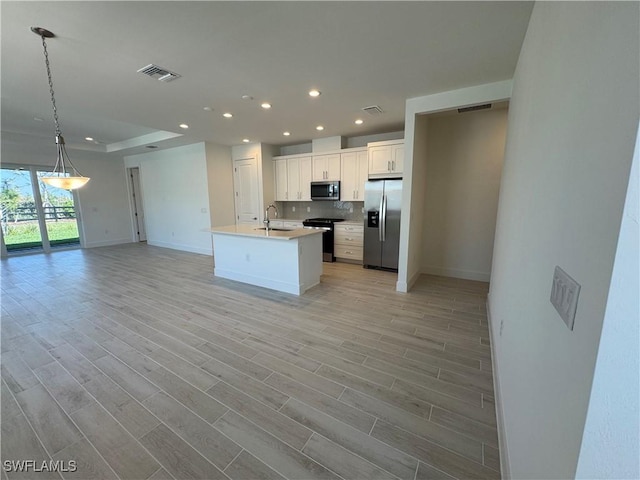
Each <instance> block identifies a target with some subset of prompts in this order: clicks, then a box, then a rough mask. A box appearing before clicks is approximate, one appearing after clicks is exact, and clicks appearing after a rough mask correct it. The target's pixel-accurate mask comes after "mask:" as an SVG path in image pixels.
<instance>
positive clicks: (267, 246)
mask: <svg viewBox="0 0 640 480" xmlns="http://www.w3.org/2000/svg"><path fill="white" fill-rule="evenodd" d="M211 235H212V236H213V257H214V269H213V274H214V275H215V276H216V277H221V278H228V279H230V280H236V281H238V282H244V283H249V284H251V285H257V286H260V287H265V288H271V289H273V290H279V291H281V292H287V293H293V294H294V295H301V294H303V293H304V292H305V291H307V290H308V289H310V288H311V287H313V286H314V285H317V284H318V283H320V275H322V231H321V230H311V229H302V228H297V229H293V230H270V231H268V232H267V231H265V230H259V229H257V228H256V227H254V226H252V225H230V226H227V227H216V228H212V229H211Z"/></svg>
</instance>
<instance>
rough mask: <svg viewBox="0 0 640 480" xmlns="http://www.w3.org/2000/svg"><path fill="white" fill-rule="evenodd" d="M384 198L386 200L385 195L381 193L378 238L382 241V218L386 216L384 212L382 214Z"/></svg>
mask: <svg viewBox="0 0 640 480" xmlns="http://www.w3.org/2000/svg"><path fill="white" fill-rule="evenodd" d="M383 200H384V195H380V210H379V212H378V216H379V218H378V240H379V241H381V242H382V241H383V240H382V225H384V221H383V220H382V219H383V218H384V217H383V214H382V207H383V206H384V204H383Z"/></svg>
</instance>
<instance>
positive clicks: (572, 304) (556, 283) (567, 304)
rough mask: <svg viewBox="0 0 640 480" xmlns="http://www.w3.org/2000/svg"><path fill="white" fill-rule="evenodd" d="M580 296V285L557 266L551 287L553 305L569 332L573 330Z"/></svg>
mask: <svg viewBox="0 0 640 480" xmlns="http://www.w3.org/2000/svg"><path fill="white" fill-rule="evenodd" d="M579 295H580V284H579V283H578V282H576V281H575V280H574V279H573V278H571V277H570V276H569V274H568V273H567V272H565V271H564V270H562V269H561V268H560V267H559V266H557V265H556V268H555V270H554V272H553V284H552V285H551V303H552V305H553V306H554V307H555V309H556V310H557V311H558V313H559V314H560V318H562V320H563V321H564V323H565V324H566V325H567V327H568V328H569V330H573V323H574V321H575V318H576V310H577V309H578V296H579Z"/></svg>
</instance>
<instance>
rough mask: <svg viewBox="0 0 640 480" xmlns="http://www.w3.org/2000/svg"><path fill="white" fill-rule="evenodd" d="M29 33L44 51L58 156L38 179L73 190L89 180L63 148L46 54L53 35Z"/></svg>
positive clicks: (42, 31) (35, 29) (36, 30)
mask: <svg viewBox="0 0 640 480" xmlns="http://www.w3.org/2000/svg"><path fill="white" fill-rule="evenodd" d="M31 31H32V32H33V33H35V34H36V35H38V36H39V37H40V38H41V39H42V48H43V49H44V63H45V66H46V67H47V78H48V80H49V93H51V105H52V106H53V120H54V121H55V123H56V148H57V150H58V156H57V158H56V165H55V167H53V171H52V172H50V173H47V174H46V175H45V176H43V177H40V179H41V180H42V181H43V182H44V183H46V184H48V185H51V186H52V187H57V188H63V189H65V190H73V189H76V188H80V187H82V186H83V185H85V184H86V183H87V182H88V181H89V180H90V179H89V177H85V176H83V175H82V174H81V173H80V172H78V169H77V168H76V167H75V166H74V165H73V163H71V159H69V155H68V154H67V149H66V148H65V144H64V138H63V137H62V132H61V131H60V123H59V121H58V110H57V109H56V99H55V97H54V95H53V81H52V80H51V67H50V66H49V54H48V53H47V42H46V41H45V38H52V37H55V35H54V34H53V33H52V32H50V31H49V30H46V29H44V28H42V27H31Z"/></svg>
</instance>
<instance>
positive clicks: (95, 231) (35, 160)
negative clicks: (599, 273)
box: [2, 134, 133, 247]
mask: <svg viewBox="0 0 640 480" xmlns="http://www.w3.org/2000/svg"><path fill="white" fill-rule="evenodd" d="M68 152H69V157H70V158H71V161H72V162H73V164H74V165H75V166H76V168H78V170H79V171H80V172H81V173H82V174H83V175H85V176H87V177H91V180H90V181H89V183H87V184H86V185H85V186H84V187H82V188H81V189H79V190H77V197H76V198H77V199H78V205H77V207H78V209H79V215H80V220H81V221H80V226H81V228H82V235H83V237H84V246H85V247H100V246H106V245H116V244H120V243H129V242H132V241H133V237H132V232H131V217H130V213H129V202H128V196H127V195H128V194H127V180H126V175H125V169H124V164H123V161H122V157H119V156H117V155H114V154H106V153H97V152H90V151H83V150H71V149H69V150H68ZM55 155H56V147H55V143H54V142H53V141H52V143H51V146H50V147H49V148H46V147H42V146H39V145H38V142H30V141H28V140H27V141H24V140H22V141H18V142H13V141H11V138H10V136H7V135H5V134H3V138H2V163H3V164H22V165H36V166H44V167H47V169H48V170H51V169H52V168H53V166H54V163H55V158H56V157H55Z"/></svg>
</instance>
